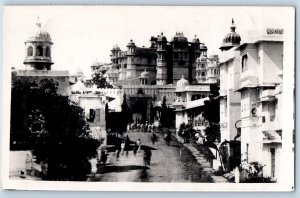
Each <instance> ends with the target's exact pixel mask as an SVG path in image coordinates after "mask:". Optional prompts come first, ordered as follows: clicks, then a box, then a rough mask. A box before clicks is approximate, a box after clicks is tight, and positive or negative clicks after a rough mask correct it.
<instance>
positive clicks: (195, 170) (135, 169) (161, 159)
mask: <svg viewBox="0 0 300 198" xmlns="http://www.w3.org/2000/svg"><path fill="white" fill-rule="evenodd" d="M125 135H128V136H129V138H130V139H131V140H132V141H137V140H138V139H139V138H140V139H141V141H142V144H144V145H148V146H151V147H154V148H156V149H157V150H153V151H152V159H151V166H148V167H145V166H143V154H142V153H138V154H137V155H136V156H134V155H133V152H132V151H130V152H129V155H128V156H125V155H123V156H122V155H121V156H120V158H119V161H117V160H116V158H115V156H114V155H112V154H110V156H109V160H108V164H107V166H106V167H103V165H98V173H97V174H96V177H95V178H94V179H92V180H93V181H104V182H117V181H119V182H199V183H200V182H211V177H210V176H209V175H208V174H206V173H205V172H202V171H201V167H200V166H199V164H197V162H196V160H195V158H194V157H193V156H192V155H191V153H190V151H188V150H187V149H186V148H185V147H183V146H182V145H181V143H178V142H177V141H172V142H171V145H170V146H167V145H165V142H164V140H163V136H162V135H161V134H157V135H158V137H159V141H158V142H156V143H155V145H152V142H151V141H150V133H139V132H129V133H127V134H125Z"/></svg>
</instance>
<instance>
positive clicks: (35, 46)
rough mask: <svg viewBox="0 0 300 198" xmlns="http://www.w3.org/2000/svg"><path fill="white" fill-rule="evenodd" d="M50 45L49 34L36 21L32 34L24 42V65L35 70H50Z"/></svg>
mask: <svg viewBox="0 0 300 198" xmlns="http://www.w3.org/2000/svg"><path fill="white" fill-rule="evenodd" d="M52 45H53V43H52V41H51V37H50V34H49V33H48V32H47V31H46V30H45V29H44V28H42V24H41V23H40V21H39V19H38V21H37V23H36V29H35V32H34V34H33V35H32V36H31V37H29V38H28V39H27V40H26V41H25V49H26V58H25V60H24V64H25V65H26V66H30V67H31V68H32V69H35V70H51V65H52V64H53V62H52V59H51V46H52Z"/></svg>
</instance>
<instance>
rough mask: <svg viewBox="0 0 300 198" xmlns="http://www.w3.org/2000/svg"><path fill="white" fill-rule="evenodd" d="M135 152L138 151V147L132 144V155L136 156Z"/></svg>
mask: <svg viewBox="0 0 300 198" xmlns="http://www.w3.org/2000/svg"><path fill="white" fill-rule="evenodd" d="M137 150H138V145H137V143H134V146H133V155H134V156H136V153H137Z"/></svg>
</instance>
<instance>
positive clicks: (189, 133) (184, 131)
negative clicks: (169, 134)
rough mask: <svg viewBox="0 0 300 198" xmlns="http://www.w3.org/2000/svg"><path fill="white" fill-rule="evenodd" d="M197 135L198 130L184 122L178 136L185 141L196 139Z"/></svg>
mask: <svg viewBox="0 0 300 198" xmlns="http://www.w3.org/2000/svg"><path fill="white" fill-rule="evenodd" d="M196 133H197V132H196V130H195V129H193V126H192V125H190V124H185V123H184V122H183V123H181V124H180V126H179V130H178V135H179V136H180V137H182V138H184V139H185V140H189V139H191V138H194V137H195V134H196Z"/></svg>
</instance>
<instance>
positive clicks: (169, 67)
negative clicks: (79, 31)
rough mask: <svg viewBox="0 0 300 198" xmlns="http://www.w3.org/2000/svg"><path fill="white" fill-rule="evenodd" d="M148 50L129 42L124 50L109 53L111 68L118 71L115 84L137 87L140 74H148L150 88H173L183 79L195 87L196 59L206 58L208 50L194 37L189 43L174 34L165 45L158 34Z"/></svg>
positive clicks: (163, 38)
mask: <svg viewBox="0 0 300 198" xmlns="http://www.w3.org/2000/svg"><path fill="white" fill-rule="evenodd" d="M150 42H151V46H150V47H144V46H143V47H137V46H136V45H135V43H134V42H133V41H132V40H130V42H129V43H128V45H127V50H126V51H122V50H121V49H120V47H119V46H118V45H115V46H114V47H113V49H112V50H111V62H112V68H114V69H117V70H118V84H136V83H134V82H135V81H138V80H137V79H138V78H140V77H141V73H142V72H143V71H145V70H147V72H148V75H149V84H150V85H167V84H175V83H176V82H177V81H178V80H180V78H181V76H182V75H184V76H185V77H186V78H187V79H188V81H189V82H190V83H196V82H197V80H196V67H197V62H196V60H197V58H199V57H200V55H201V54H204V55H206V53H207V47H206V46H205V45H204V44H203V43H200V40H199V38H198V37H197V36H195V37H194V38H193V39H192V41H190V42H189V41H188V39H187V38H186V37H185V36H184V34H183V33H182V32H177V33H176V34H175V36H174V37H173V38H172V39H171V40H170V41H168V40H167V38H166V37H165V36H164V35H163V33H161V34H160V35H158V36H157V37H154V36H152V37H151V39H150Z"/></svg>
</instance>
